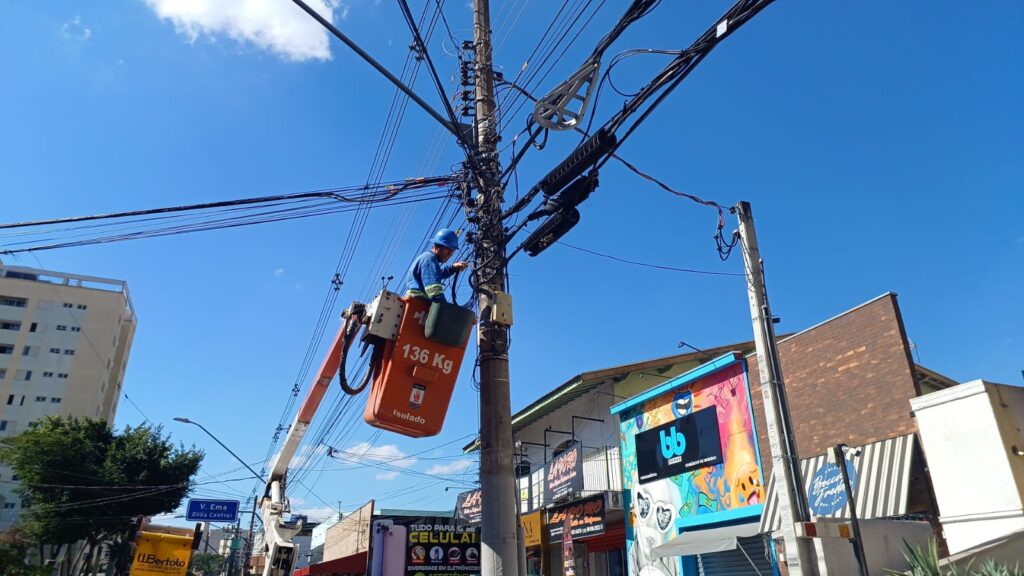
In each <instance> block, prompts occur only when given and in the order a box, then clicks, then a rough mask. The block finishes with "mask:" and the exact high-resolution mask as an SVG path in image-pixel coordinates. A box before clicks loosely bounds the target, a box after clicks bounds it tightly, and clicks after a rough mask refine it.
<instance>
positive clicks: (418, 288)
mask: <svg viewBox="0 0 1024 576" xmlns="http://www.w3.org/2000/svg"><path fill="white" fill-rule="evenodd" d="M452 274H455V269H454V268H452V267H451V266H450V265H445V266H442V265H441V262H440V261H438V259H437V256H435V255H434V253H433V252H431V251H429V250H428V251H426V252H424V253H423V254H420V255H419V256H417V257H416V259H415V260H413V261H412V265H410V266H409V271H408V272H406V273H405V281H404V284H405V294H406V296H416V297H418V298H427V299H429V300H433V301H434V302H447V301H448V300H447V299H446V298H445V297H444V285H443V284H441V283H442V282H443V281H444V279H445V278H448V277H449V276H451V275H452Z"/></svg>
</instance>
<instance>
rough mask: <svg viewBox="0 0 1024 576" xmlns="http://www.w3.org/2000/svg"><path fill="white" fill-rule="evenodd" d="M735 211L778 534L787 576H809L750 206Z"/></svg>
mask: <svg viewBox="0 0 1024 576" xmlns="http://www.w3.org/2000/svg"><path fill="white" fill-rule="evenodd" d="M736 213H737V216H738V217H739V223H740V243H741V248H742V249H743V267H744V271H745V272H746V278H747V298H748V299H749V301H750V318H751V322H752V323H753V327H754V345H755V347H756V349H757V368H758V376H759V378H760V381H761V393H762V394H763V396H764V408H765V410H764V412H765V420H766V422H767V427H768V442H769V444H770V446H771V453H772V473H773V474H774V476H775V487H776V491H775V492H776V494H778V497H779V516H780V518H781V520H782V536H783V540H784V541H785V546H786V565H787V568H788V570H789V574H790V575H791V576H798V575H802V574H805V573H811V574H813V573H814V568H813V567H812V566H811V565H810V559H811V553H810V544H811V543H810V540H807V539H798V538H797V536H796V528H795V526H794V523H795V522H805V521H807V520H808V519H809V515H808V512H807V495H806V494H804V489H803V480H802V477H801V474H800V461H799V458H798V457H797V452H796V441H795V438H794V437H793V433H792V430H793V427H792V423H791V421H790V418H789V405H788V402H787V399H786V389H785V383H784V382H783V379H782V365H781V363H780V362H779V351H778V347H777V344H776V342H775V328H774V326H773V325H772V318H773V317H772V314H771V309H770V308H769V307H768V292H767V290H766V289H765V285H764V268H763V267H762V265H763V262H762V260H761V253H760V251H759V250H758V247H757V234H756V233H755V231H754V216H753V213H752V212H751V210H750V203H748V202H740V203H739V204H738V205H737V207H736Z"/></svg>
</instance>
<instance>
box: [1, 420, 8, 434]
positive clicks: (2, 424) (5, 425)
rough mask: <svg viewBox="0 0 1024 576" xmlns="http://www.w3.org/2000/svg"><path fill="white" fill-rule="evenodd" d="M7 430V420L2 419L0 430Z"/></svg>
mask: <svg viewBox="0 0 1024 576" xmlns="http://www.w3.org/2000/svg"><path fill="white" fill-rule="evenodd" d="M4 430H7V420H0V432H3V431H4Z"/></svg>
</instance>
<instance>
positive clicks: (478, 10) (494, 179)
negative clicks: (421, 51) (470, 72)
mask: <svg viewBox="0 0 1024 576" xmlns="http://www.w3.org/2000/svg"><path fill="white" fill-rule="evenodd" d="M473 41H474V43H475V46H476V62H475V65H476V74H475V77H476V122H477V125H476V131H477V150H479V157H478V158H477V159H476V162H471V164H473V165H475V166H476V167H478V169H479V172H478V174H477V179H478V181H479V182H480V190H479V196H478V198H477V201H476V206H475V208H476V212H477V217H478V220H477V245H476V266H475V270H474V271H475V274H476V290H477V294H478V297H479V302H480V327H479V329H478V332H477V338H478V341H477V345H478V348H479V350H480V423H481V426H480V487H481V489H482V491H483V502H482V504H483V520H482V522H481V530H480V532H481V534H480V540H481V543H482V546H481V566H480V567H481V572H482V574H483V576H518V574H519V553H518V546H517V542H518V529H517V526H516V524H517V522H516V483H515V470H514V464H513V457H512V456H513V453H514V452H515V448H514V444H513V440H512V402H511V399H510V397H509V369H508V327H507V326H505V325H502V324H499V323H497V322H495V321H494V319H493V318H492V311H493V304H494V301H495V299H496V294H497V293H500V292H504V291H505V229H504V227H503V225H502V221H501V211H502V206H501V205H502V200H503V198H502V196H503V194H502V190H501V179H500V174H501V168H500V166H499V165H498V150H497V144H498V136H497V131H496V130H495V124H496V122H495V121H496V118H495V101H494V73H493V68H494V65H493V62H492V54H491V13H490V5H489V2H488V0H473Z"/></svg>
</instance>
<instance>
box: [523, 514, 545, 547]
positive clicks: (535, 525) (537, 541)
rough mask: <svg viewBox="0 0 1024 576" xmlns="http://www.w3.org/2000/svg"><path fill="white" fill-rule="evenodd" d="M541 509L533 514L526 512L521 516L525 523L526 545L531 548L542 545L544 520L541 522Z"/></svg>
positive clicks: (524, 540)
mask: <svg viewBox="0 0 1024 576" xmlns="http://www.w3.org/2000/svg"><path fill="white" fill-rule="evenodd" d="M540 515H541V511H540V510H538V511H536V512H534V513H532V514H524V515H522V516H520V517H519V519H520V520H521V521H522V524H523V535H524V536H525V538H524V539H523V543H524V545H525V546H526V547H527V548H529V547H531V546H540V545H541V533H542V527H543V524H544V523H543V522H541V518H540Z"/></svg>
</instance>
